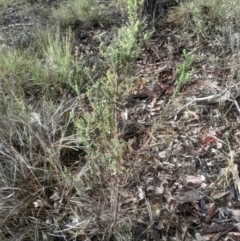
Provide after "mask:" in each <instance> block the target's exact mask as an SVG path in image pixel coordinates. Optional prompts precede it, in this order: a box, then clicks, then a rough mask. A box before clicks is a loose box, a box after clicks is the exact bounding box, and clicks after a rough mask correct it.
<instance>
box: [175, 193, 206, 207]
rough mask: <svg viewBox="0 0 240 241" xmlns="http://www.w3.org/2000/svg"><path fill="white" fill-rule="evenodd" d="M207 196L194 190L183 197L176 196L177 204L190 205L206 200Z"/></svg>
mask: <svg viewBox="0 0 240 241" xmlns="http://www.w3.org/2000/svg"><path fill="white" fill-rule="evenodd" d="M205 196H206V195H205V194H204V193H203V192H201V191H199V190H192V191H188V192H185V193H184V194H183V195H181V196H180V195H179V196H175V199H176V202H177V203H178V204H183V203H188V202H197V201H199V200H201V199H202V198H204V197H205Z"/></svg>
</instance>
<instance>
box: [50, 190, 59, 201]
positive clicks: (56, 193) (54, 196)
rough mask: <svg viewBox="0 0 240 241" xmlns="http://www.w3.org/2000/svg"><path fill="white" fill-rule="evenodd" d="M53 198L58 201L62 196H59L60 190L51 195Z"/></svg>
mask: <svg viewBox="0 0 240 241" xmlns="http://www.w3.org/2000/svg"><path fill="white" fill-rule="evenodd" d="M50 199H51V200H53V201H57V200H59V199H60V196H59V192H58V191H54V193H53V195H52V196H51V197H50Z"/></svg>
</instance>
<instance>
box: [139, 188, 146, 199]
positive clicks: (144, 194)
mask: <svg viewBox="0 0 240 241" xmlns="http://www.w3.org/2000/svg"><path fill="white" fill-rule="evenodd" d="M138 191H139V194H138V197H139V199H140V200H143V199H145V198H146V193H145V191H144V190H143V187H142V186H140V187H138Z"/></svg>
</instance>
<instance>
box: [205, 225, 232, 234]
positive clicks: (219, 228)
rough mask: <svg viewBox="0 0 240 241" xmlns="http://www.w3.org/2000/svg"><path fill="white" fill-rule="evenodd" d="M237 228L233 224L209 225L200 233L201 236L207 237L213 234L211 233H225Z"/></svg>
mask: <svg viewBox="0 0 240 241" xmlns="http://www.w3.org/2000/svg"><path fill="white" fill-rule="evenodd" d="M235 227H236V226H235V225H234V224H231V223H223V224H220V225H211V226H210V225H208V226H205V227H203V228H202V230H201V231H200V234H201V235H206V234H211V233H219V232H224V231H226V230H232V229H234V228H235Z"/></svg>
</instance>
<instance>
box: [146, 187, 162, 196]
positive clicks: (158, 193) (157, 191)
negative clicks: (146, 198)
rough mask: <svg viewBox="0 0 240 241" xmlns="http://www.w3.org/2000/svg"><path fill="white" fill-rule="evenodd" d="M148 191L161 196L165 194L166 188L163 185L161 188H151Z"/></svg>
mask: <svg viewBox="0 0 240 241" xmlns="http://www.w3.org/2000/svg"><path fill="white" fill-rule="evenodd" d="M147 191H153V193H154V194H155V195H161V194H163V193H164V187H163V185H161V186H160V187H156V186H149V187H148V188H147Z"/></svg>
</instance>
